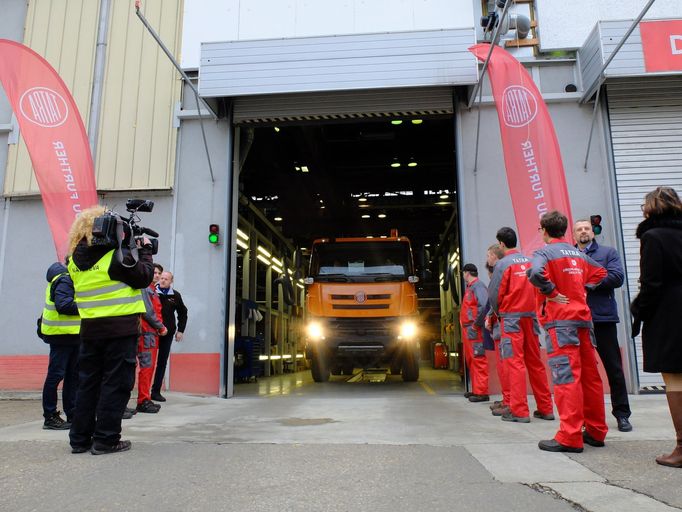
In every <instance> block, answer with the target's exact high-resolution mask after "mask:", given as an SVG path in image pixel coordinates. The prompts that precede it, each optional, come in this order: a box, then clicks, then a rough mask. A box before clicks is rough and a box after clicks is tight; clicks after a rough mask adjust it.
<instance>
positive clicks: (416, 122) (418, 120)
mask: <svg viewBox="0 0 682 512" xmlns="http://www.w3.org/2000/svg"><path fill="white" fill-rule="evenodd" d="M423 122H424V120H423V119H413V120H412V124H422V123H423Z"/></svg>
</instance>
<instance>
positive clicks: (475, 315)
mask: <svg viewBox="0 0 682 512" xmlns="http://www.w3.org/2000/svg"><path fill="white" fill-rule="evenodd" d="M462 276H463V277H464V281H465V282H466V290H465V291H464V298H463V299H462V307H461V309H460V312H459V322H460V325H461V327H462V341H463V344H464V360H465V362H466V365H467V368H468V369H469V376H470V378H471V393H468V394H467V395H466V396H467V397H468V399H469V401H470V402H487V401H489V400H490V397H489V396H488V359H487V358H486V355H485V348H484V346H483V328H484V324H485V313H486V309H485V306H486V303H487V302H488V289H487V288H486V286H485V285H484V284H483V283H482V282H481V281H479V279H478V268H476V265H474V264H473V263H467V264H466V265H464V266H463V267H462Z"/></svg>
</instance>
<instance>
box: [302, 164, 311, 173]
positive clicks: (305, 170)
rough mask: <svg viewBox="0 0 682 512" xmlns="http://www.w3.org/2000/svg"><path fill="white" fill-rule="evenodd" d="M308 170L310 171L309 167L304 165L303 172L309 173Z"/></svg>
mask: <svg viewBox="0 0 682 512" xmlns="http://www.w3.org/2000/svg"><path fill="white" fill-rule="evenodd" d="M308 170H309V169H308V166H307V165H302V166H301V171H302V172H308Z"/></svg>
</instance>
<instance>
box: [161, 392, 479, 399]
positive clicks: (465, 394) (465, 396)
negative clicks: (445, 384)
mask: <svg viewBox="0 0 682 512" xmlns="http://www.w3.org/2000/svg"><path fill="white" fill-rule="evenodd" d="M471 395H473V393H472V392H471V391H465V392H464V398H469V397H470V396H471ZM152 398H154V395H152Z"/></svg>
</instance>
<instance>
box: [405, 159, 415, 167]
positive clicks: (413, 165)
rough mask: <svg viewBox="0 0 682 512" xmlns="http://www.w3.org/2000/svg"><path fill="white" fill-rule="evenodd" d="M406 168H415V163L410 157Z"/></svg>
mask: <svg viewBox="0 0 682 512" xmlns="http://www.w3.org/2000/svg"><path fill="white" fill-rule="evenodd" d="M407 166H408V167H417V162H416V161H415V159H414V157H410V161H409V162H408V163H407Z"/></svg>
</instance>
